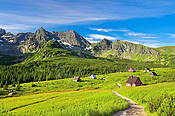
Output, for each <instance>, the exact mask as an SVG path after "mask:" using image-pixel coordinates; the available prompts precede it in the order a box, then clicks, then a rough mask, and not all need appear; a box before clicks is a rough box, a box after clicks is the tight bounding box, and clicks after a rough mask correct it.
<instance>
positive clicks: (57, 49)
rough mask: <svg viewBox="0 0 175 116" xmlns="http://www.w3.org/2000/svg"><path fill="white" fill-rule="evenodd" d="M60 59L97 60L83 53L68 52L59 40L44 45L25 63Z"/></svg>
mask: <svg viewBox="0 0 175 116" xmlns="http://www.w3.org/2000/svg"><path fill="white" fill-rule="evenodd" d="M58 57H77V58H95V57H93V56H91V55H88V54H85V53H83V52H81V51H75V50H73V51H72V50H67V49H66V48H65V46H64V44H62V43H60V42H59V41H57V40H50V41H48V42H47V43H46V44H44V45H43V47H42V48H41V49H39V50H38V51H37V52H36V53H35V54H34V55H33V56H31V57H29V58H27V59H26V60H25V61H24V62H23V63H26V62H33V61H42V60H51V59H54V58H58Z"/></svg>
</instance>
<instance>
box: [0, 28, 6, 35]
mask: <svg viewBox="0 0 175 116" xmlns="http://www.w3.org/2000/svg"><path fill="white" fill-rule="evenodd" d="M5 34H6V31H5V29H1V28H0V36H3V35H5Z"/></svg>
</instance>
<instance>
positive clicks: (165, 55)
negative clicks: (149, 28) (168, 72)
mask: <svg viewBox="0 0 175 116" xmlns="http://www.w3.org/2000/svg"><path fill="white" fill-rule="evenodd" d="M156 50H158V51H159V52H160V54H161V63H162V64H164V65H171V66H174V64H175V46H165V47H160V48H156Z"/></svg>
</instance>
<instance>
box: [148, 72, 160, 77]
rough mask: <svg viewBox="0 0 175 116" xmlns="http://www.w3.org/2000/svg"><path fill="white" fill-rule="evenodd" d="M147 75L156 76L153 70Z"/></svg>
mask: <svg viewBox="0 0 175 116" xmlns="http://www.w3.org/2000/svg"><path fill="white" fill-rule="evenodd" d="M149 76H158V75H157V74H156V73H155V72H151V73H149Z"/></svg>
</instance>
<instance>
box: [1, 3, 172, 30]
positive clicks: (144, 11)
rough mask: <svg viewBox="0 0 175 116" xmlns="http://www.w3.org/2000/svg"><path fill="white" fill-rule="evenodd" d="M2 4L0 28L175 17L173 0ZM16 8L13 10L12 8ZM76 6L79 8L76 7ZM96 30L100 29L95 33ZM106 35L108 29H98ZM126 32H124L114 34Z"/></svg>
mask: <svg viewBox="0 0 175 116" xmlns="http://www.w3.org/2000/svg"><path fill="white" fill-rule="evenodd" d="M16 1H19V2H15V1H13V0H10V1H8V0H3V1H1V4H2V5H3V7H4V8H6V9H8V10H4V11H1V13H0V19H1V20H0V24H26V25H49V24H71V23H74V24H75V23H77V22H86V21H97V20H125V19H132V18H142V17H157V16H164V15H169V14H174V13H175V7H174V5H175V2H173V1H172V0H166V1H165V0H159V1H151V2H150V1H149V0H143V1H139V0H132V2H130V1H127V2H126V1H122V0H119V1H117V0H116V1H115V0H112V1H111V0H101V1H95V0H94V1H93V0H90V1H71V0H58V1H56V0H27V1H25V2H20V1H21V0H16ZM11 6H15V8H13V7H11ZM77 6H78V7H77ZM98 30H99V29H98ZM99 31H104V32H109V31H114V30H111V29H100V30H99ZM115 31H127V30H115Z"/></svg>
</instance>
